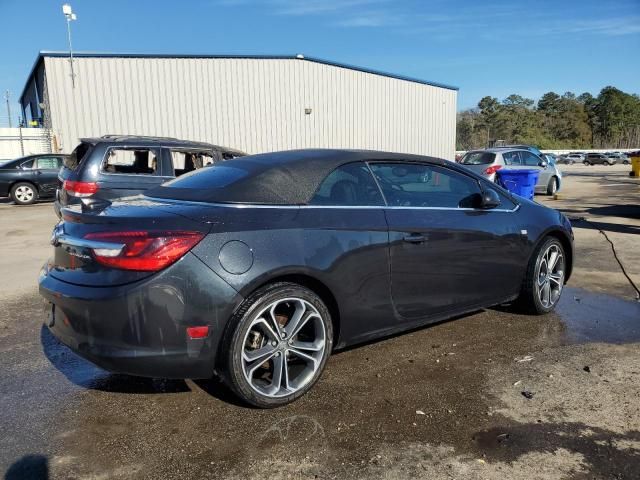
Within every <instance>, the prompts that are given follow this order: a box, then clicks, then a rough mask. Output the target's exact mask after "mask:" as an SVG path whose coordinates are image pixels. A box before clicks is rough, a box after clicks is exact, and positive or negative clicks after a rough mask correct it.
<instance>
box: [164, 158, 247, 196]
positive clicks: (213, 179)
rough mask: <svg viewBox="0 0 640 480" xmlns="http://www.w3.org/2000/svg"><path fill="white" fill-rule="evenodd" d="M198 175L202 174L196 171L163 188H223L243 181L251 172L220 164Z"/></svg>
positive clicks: (166, 184)
mask: <svg viewBox="0 0 640 480" xmlns="http://www.w3.org/2000/svg"><path fill="white" fill-rule="evenodd" d="M196 173H200V172H198V171H197V170H194V171H192V172H189V173H186V174H184V175H182V176H180V177H179V178H176V179H175V180H169V181H168V182H166V183H163V184H162V186H163V187H169V188H182V189H190V190H198V189H211V188H222V187H227V186H229V185H231V184H232V183H234V182H236V181H238V180H241V179H243V178H244V177H246V176H247V175H248V173H249V172H247V171H246V170H243V169H241V168H237V167H232V166H228V165H224V164H220V165H212V166H210V167H208V168H207V169H206V173H205V174H204V175H196Z"/></svg>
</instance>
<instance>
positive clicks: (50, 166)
mask: <svg viewBox="0 0 640 480" xmlns="http://www.w3.org/2000/svg"><path fill="white" fill-rule="evenodd" d="M36 165H37V166H36V168H38V169H41V170H57V169H58V168H60V165H61V161H60V159H59V158H58V157H40V158H38V159H37V161H36Z"/></svg>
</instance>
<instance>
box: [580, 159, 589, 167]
mask: <svg viewBox="0 0 640 480" xmlns="http://www.w3.org/2000/svg"><path fill="white" fill-rule="evenodd" d="M582 164H583V165H584V166H585V167H588V166H589V165H591V164H590V163H589V162H587V161H586V160H585V161H584V162H582Z"/></svg>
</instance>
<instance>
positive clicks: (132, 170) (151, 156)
mask: <svg viewBox="0 0 640 480" xmlns="http://www.w3.org/2000/svg"><path fill="white" fill-rule="evenodd" d="M244 155H246V154H245V153H244V152H241V151H239V150H234V149H231V148H226V147H219V146H216V145H212V144H210V143H202V142H193V141H189V140H178V139H177V138H168V137H144V136H131V135H127V136H125V135H105V136H102V137H97V138H82V139H80V144H79V145H78V146H77V147H76V148H75V149H74V150H73V152H72V153H71V155H70V156H69V157H67V158H65V160H64V164H63V167H62V168H61V169H60V173H59V174H58V188H57V191H56V196H55V204H54V209H55V211H56V214H57V215H58V217H60V215H61V214H60V210H61V208H63V207H65V206H67V205H71V204H78V203H81V202H82V203H84V204H86V205H91V204H100V203H104V202H105V201H112V200H114V199H116V198H122V197H128V196H132V195H138V194H140V193H143V192H144V191H145V190H147V189H149V188H153V187H157V186H158V185H160V184H162V183H164V182H166V181H168V180H171V179H172V178H175V177H178V176H180V175H183V174H185V173H188V172H191V171H194V170H197V169H199V168H202V167H206V166H207V165H212V164H214V163H217V162H219V161H223V160H228V159H231V158H236V157H242V156H244Z"/></svg>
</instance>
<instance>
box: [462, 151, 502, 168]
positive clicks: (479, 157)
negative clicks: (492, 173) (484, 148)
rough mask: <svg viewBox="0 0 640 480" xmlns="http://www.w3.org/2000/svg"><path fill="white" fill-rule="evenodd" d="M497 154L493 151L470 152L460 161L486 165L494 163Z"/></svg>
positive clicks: (467, 163)
mask: <svg viewBox="0 0 640 480" xmlns="http://www.w3.org/2000/svg"><path fill="white" fill-rule="evenodd" d="M495 159H496V154H495V153H491V152H469V153H467V154H465V156H464V157H462V160H460V163H461V164H463V165H486V164H488V163H493V161H494V160H495Z"/></svg>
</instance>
